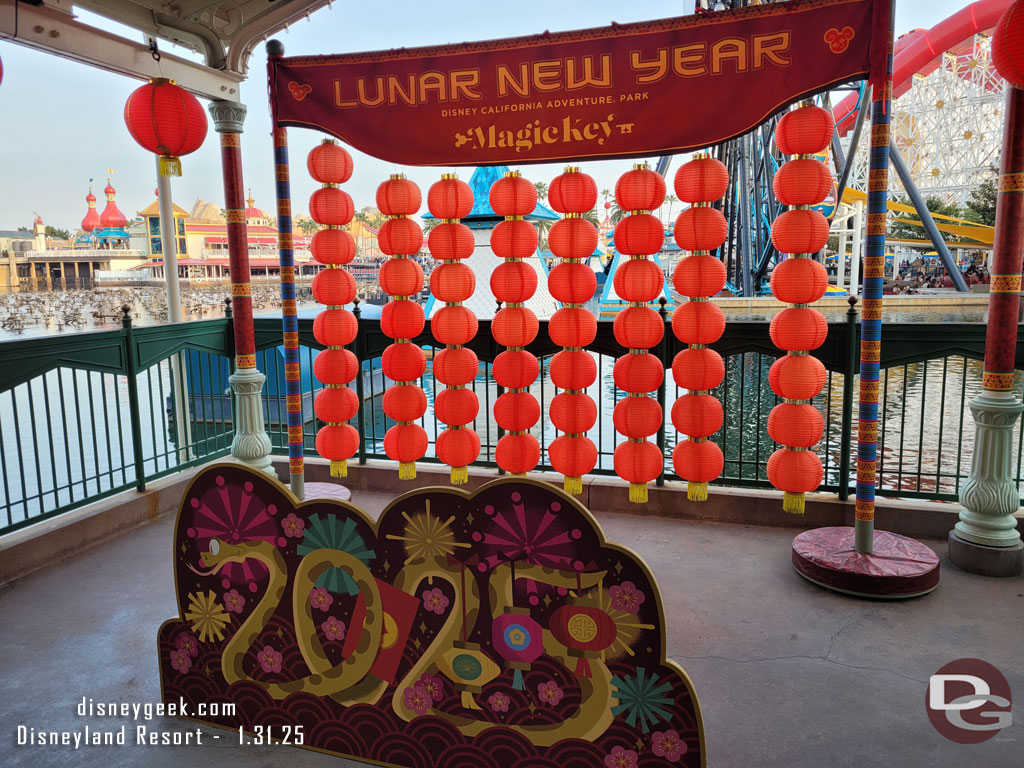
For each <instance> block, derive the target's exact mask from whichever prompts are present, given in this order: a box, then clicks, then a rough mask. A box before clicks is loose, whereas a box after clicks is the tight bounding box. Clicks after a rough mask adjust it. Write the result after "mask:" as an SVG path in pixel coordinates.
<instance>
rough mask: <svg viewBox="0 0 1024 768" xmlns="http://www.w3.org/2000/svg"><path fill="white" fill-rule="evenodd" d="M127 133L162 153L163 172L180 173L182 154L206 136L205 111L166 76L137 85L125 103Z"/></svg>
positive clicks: (151, 150) (194, 147) (200, 142)
mask: <svg viewBox="0 0 1024 768" xmlns="http://www.w3.org/2000/svg"><path fill="white" fill-rule="evenodd" d="M124 122H125V125H126V126H128V133H130V134H131V136H132V138H133V139H135V141H136V142H138V143H139V145H140V146H141V147H142V148H143V149H146V150H149V151H150V152H152V153H153V154H156V155H160V173H161V175H163V176H180V175H181V161H180V160H179V159H178V158H179V157H181V156H183V155H187V154H189V153H191V152H195V151H196V150H197V149H199V147H201V146H202V145H203V141H204V140H205V139H206V129H207V124H206V113H205V112H204V111H203V107H202V105H201V104H200V103H199V100H198V99H197V98H196V97H195V96H193V95H192V94H191V93H189V92H188V91H186V90H185V89H184V88H181V87H179V86H177V85H175V84H174V83H172V82H171V81H170V80H167V79H166V78H155V79H153V80H150V81H149V82H148V83H147V84H146V85H143V86H140V87H139V88H136V89H135V90H134V91H133V92H132V94H131V95H130V96H129V97H128V101H127V102H125V105H124Z"/></svg>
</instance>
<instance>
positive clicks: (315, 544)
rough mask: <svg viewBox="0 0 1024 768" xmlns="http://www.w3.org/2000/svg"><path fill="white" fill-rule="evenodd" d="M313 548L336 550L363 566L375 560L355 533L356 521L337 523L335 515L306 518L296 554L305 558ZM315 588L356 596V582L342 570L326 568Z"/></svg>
mask: <svg viewBox="0 0 1024 768" xmlns="http://www.w3.org/2000/svg"><path fill="white" fill-rule="evenodd" d="M316 549H336V550H338V551H339V552H344V553H345V554H347V555H351V556H352V557H355V558H357V559H359V560H361V561H362V563H363V564H364V565H369V563H370V561H371V560H373V558H374V553H373V551H372V550H369V549H367V548H366V544H365V543H364V542H363V537H362V536H360V535H359V533H358V532H357V531H356V524H355V521H354V520H352V519H349V520H346V521H345V522H344V523H342V524H339V522H338V518H337V517H335V516H334V515H327V516H325V517H320V515H313V516H312V517H311V518H309V522H308V523H307V525H306V528H305V530H304V531H303V536H302V541H301V542H299V544H298V546H297V547H296V548H295V551H296V552H298V553H299V554H300V555H303V556H305V555H308V554H309V553H310V552H312V551H314V550H316ZM316 586H318V587H326V588H327V591H328V592H333V593H334V594H336V595H357V594H359V586H358V585H357V584H356V582H355V580H353V578H352V577H351V576H349V575H348V573H346V572H345V571H344V570H342V569H341V568H328V569H327V570H326V571H324V572H323V573H321V574H320V575H319V576H318V577H317V580H316Z"/></svg>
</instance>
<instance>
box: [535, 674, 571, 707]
mask: <svg viewBox="0 0 1024 768" xmlns="http://www.w3.org/2000/svg"><path fill="white" fill-rule="evenodd" d="M537 694H538V695H539V696H540V700H541V701H543V702H544V703H545V704H550V705H551V706H555V705H556V704H558V702H560V701H561V700H562V697H563V696H564V695H565V692H564V691H563V690H562V689H561V688H559V687H558V683H556V682H555V681H554V680H548V681H547V682H546V683H541V684H540V685H538V686H537Z"/></svg>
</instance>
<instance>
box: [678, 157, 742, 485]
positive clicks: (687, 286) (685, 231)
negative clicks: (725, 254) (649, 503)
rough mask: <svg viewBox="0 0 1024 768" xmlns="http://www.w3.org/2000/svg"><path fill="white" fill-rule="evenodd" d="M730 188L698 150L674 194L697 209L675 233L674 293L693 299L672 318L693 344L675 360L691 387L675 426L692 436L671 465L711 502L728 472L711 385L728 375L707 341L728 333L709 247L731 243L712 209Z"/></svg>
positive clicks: (719, 272)
mask: <svg viewBox="0 0 1024 768" xmlns="http://www.w3.org/2000/svg"><path fill="white" fill-rule="evenodd" d="M728 186H729V172H728V171H727V170H726V168H725V165H723V164H722V163H721V162H719V161H718V160H716V159H714V158H713V157H710V156H709V155H706V154H697V155H694V157H693V159H692V160H690V161H689V162H688V163H685V164H683V165H682V166H680V168H679V170H678V171H676V178H675V191H676V196H677V197H678V198H679V199H680V200H681V201H683V202H685V203H691V207H690V208H688V209H686V210H685V211H683V212H682V213H680V214H679V217H678V218H677V219H676V224H675V231H674V234H675V239H676V243H678V245H679V247H680V248H681V249H682V250H684V251H690V255H689V256H687V257H686V258H684V259H681V260H680V261H679V263H678V264H677V265H676V268H675V271H674V272H673V274H672V283H673V286H674V287H675V289H676V292H677V293H679V294H680V295H682V296H686V297H687V298H688V299H689V301H688V302H687V303H686V304H682V305H680V306H679V307H678V308H677V309H676V311H675V313H673V316H672V331H673V333H675V335H676V338H677V339H679V340H680V341H682V342H683V343H685V344H687V345H689V346H688V348H687V349H684V350H682V351H681V352H679V354H677V355H676V357H675V359H674V360H673V361H672V376H673V378H674V379H675V382H676V386H678V387H681V388H682V389H685V390H687V391H688V392H687V394H685V395H682V396H681V397H679V398H677V399H676V401H675V403H674V404H673V405H672V424H673V425H674V426H675V428H676V429H677V430H678V431H679V432H680V433H682V434H684V435H688V436H689V438H688V439H686V440H682V441H680V442H678V443H677V444H676V447H675V450H674V451H673V453H672V464H673V467H674V468H675V471H676V474H677V475H679V476H680V477H681V478H683V479H684V480H685V481H686V484H687V485H686V497H687V498H688V499H690V501H706V500H707V498H708V483H710V482H711V481H712V480H714V479H715V478H717V477H718V476H719V475H720V474H722V467H723V466H724V463H725V458H724V457H723V455H722V449H721V448H719V447H718V445H717V444H715V443H713V442H711V441H710V440H709V439H708V438H710V437H711V435H713V434H714V433H715V432H717V431H718V430H720V429H721V428H722V419H723V412H722V404H721V403H720V402H719V401H718V399H717V398H715V396H714V395H712V394H710V390H712V389H714V388H715V387H717V386H718V385H719V384H721V383H722V379H723V378H725V364H724V363H723V362H722V357H721V355H719V354H718V353H717V352H715V351H714V350H713V349H709V348H708V345H709V344H713V343H714V342H716V341H718V340H719V339H720V338H721V337H722V333H723V332H724V330H725V315H724V314H723V313H722V310H721V308H720V307H718V306H717V305H715V304H712V303H711V302H710V301H709V299H710V298H711V297H712V296H714V295H715V294H717V293H718V292H719V291H721V290H722V288H724V287H725V277H726V275H725V265H724V264H722V262H721V261H719V260H718V259H716V258H715V257H714V256H712V255H711V251H713V250H715V249H716V248H718V247H720V246H721V245H722V243H724V242H725V237H726V233H727V229H728V227H727V224H726V221H725V217H724V216H723V215H722V212H721V211H719V210H718V209H716V208H712V207H711V203H713V202H715V201H716V200H720V199H721V198H722V196H723V195H725V192H726V189H727V188H728Z"/></svg>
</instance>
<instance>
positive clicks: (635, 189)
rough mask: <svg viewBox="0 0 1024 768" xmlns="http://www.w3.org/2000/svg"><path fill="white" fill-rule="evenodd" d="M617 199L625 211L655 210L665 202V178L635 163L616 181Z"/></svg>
mask: <svg viewBox="0 0 1024 768" xmlns="http://www.w3.org/2000/svg"><path fill="white" fill-rule="evenodd" d="M615 201H616V202H617V203H618V204H619V208H621V209H622V210H624V211H653V210H654V209H655V208H658V207H659V206H661V204H662V203H663V202H665V179H664V178H663V177H662V175H661V174H660V173H658V172H657V171H652V170H651V169H650V168H645V167H643V166H642V165H635V166H633V169H632V170H630V171H626V172H625V173H624V174H622V175H621V176H619V179H618V181H616V182H615ZM616 247H618V246H616Z"/></svg>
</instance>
